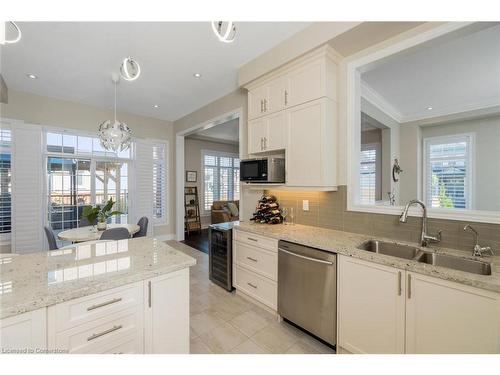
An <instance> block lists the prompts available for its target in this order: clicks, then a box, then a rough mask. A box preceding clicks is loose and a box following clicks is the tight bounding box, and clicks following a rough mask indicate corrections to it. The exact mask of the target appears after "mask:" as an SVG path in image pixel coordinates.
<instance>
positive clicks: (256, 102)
mask: <svg viewBox="0 0 500 375" xmlns="http://www.w3.org/2000/svg"><path fill="white" fill-rule="evenodd" d="M266 98H267V87H266V86H264V85H261V86H258V87H255V88H253V89H251V90H249V91H248V119H249V120H251V119H255V118H258V117H261V116H264V114H265V111H264V100H265V99H266Z"/></svg>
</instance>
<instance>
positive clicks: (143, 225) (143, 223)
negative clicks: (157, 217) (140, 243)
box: [133, 216, 149, 238]
mask: <svg viewBox="0 0 500 375" xmlns="http://www.w3.org/2000/svg"><path fill="white" fill-rule="evenodd" d="M148 222H149V220H148V218H147V217H146V216H143V217H141V218H140V219H139V221H138V222H137V225H138V226H139V228H140V229H139V232H137V233H135V234H134V236H133V237H134V238H137V237H146V234H147V233H148Z"/></svg>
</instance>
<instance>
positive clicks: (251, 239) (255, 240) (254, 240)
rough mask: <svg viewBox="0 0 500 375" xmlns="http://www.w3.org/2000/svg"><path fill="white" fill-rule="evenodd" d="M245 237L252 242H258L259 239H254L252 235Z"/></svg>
mask: <svg viewBox="0 0 500 375" xmlns="http://www.w3.org/2000/svg"><path fill="white" fill-rule="evenodd" d="M247 239H249V240H250V241H253V242H258V241H259V240H257V239H255V238H252V237H247Z"/></svg>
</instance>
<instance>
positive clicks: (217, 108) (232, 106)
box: [174, 89, 262, 220]
mask: <svg viewBox="0 0 500 375" xmlns="http://www.w3.org/2000/svg"><path fill="white" fill-rule="evenodd" d="M247 107H248V103H247V92H246V90H244V89H238V90H236V91H234V92H232V93H230V94H228V95H226V96H224V97H222V98H220V99H217V100H215V101H214V102H212V103H210V104H208V105H206V106H204V107H202V108H200V109H198V110H196V111H194V112H192V113H190V114H189V115H187V116H184V117H182V118H180V119H178V120H176V121H174V129H175V133H176V134H178V133H182V132H185V131H189V130H190V129H192V128H194V127H196V126H197V125H200V124H207V123H209V122H210V121H211V120H213V119H216V118H218V117H220V116H222V115H225V114H227V113H229V112H231V111H234V110H237V109H239V108H241V110H242V112H241V119H240V125H241V126H240V147H239V152H240V157H241V158H246V157H248V152H247V149H248V148H247V138H246V135H247ZM261 194H262V191H259V190H257V191H256V190H250V189H249V188H246V187H245V186H242V188H241V200H240V220H248V219H249V218H250V217H251V216H252V213H253V209H254V206H255V204H254V202H255V201H256V200H258V198H259V197H260V195H261ZM245 202H248V204H246V203H245Z"/></svg>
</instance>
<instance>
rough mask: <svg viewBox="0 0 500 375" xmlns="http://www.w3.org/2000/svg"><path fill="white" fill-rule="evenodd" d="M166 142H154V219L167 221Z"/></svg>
mask: <svg viewBox="0 0 500 375" xmlns="http://www.w3.org/2000/svg"><path fill="white" fill-rule="evenodd" d="M165 155H166V144H165V143H154V144H153V219H154V220H155V221H157V222H166V212H167V207H166V205H167V193H166V186H167V167H166V160H165Z"/></svg>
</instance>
